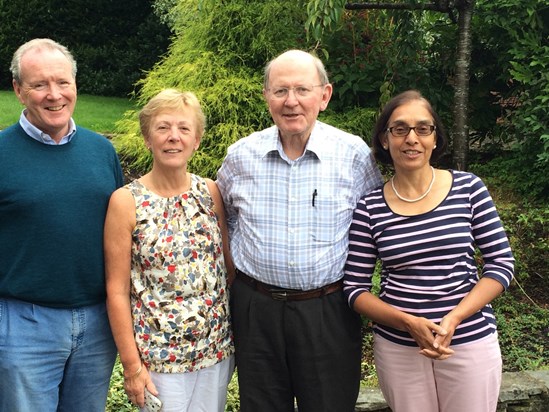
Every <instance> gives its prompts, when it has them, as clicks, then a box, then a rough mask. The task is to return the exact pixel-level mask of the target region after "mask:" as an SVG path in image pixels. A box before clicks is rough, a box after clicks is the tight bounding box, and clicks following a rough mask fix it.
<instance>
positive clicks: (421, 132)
mask: <svg viewBox="0 0 549 412" xmlns="http://www.w3.org/2000/svg"><path fill="white" fill-rule="evenodd" d="M436 129H437V127H436V126H434V125H432V124H420V125H419V126H414V127H412V126H404V125H399V126H393V127H389V128H388V129H387V130H386V131H387V132H389V133H391V134H392V135H393V136H395V137H405V136H408V134H409V133H410V130H413V131H414V132H416V134H417V135H418V136H429V135H430V134H431V133H433V132H434V131H435V130H436Z"/></svg>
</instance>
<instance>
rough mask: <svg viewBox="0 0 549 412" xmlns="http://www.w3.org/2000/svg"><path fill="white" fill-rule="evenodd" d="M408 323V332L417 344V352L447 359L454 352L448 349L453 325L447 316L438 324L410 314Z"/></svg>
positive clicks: (434, 357) (428, 356)
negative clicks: (418, 349) (410, 317)
mask: <svg viewBox="0 0 549 412" xmlns="http://www.w3.org/2000/svg"><path fill="white" fill-rule="evenodd" d="M412 318H413V319H412V320H411V321H410V323H409V324H408V332H409V333H410V335H412V337H413V338H414V340H415V341H416V343H417V344H418V345H419V348H420V351H419V353H420V354H422V355H423V356H425V357H427V358H431V359H436V360H444V359H448V358H449V357H450V356H452V355H453V354H454V351H453V350H452V349H450V342H451V341H452V336H453V335H454V331H455V327H456V326H457V325H456V326H454V325H452V324H451V322H450V321H449V320H448V319H447V318H443V319H442V321H441V322H440V325H437V324H436V323H434V322H431V321H430V320H429V319H426V318H423V317H416V316H412Z"/></svg>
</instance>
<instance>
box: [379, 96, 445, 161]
mask: <svg viewBox="0 0 549 412" xmlns="http://www.w3.org/2000/svg"><path fill="white" fill-rule="evenodd" d="M434 123H435V122H434V119H433V116H432V115H431V113H430V112H429V110H428V108H427V106H426V104H425V102H423V101H422V100H411V101H409V102H407V103H405V104H403V105H401V106H399V107H397V108H396V109H395V110H394V111H393V113H392V114H391V117H390V118H389V121H388V122H387V127H388V128H390V127H397V126H409V127H415V126H420V125H434ZM382 144H383V145H384V147H387V149H388V150H389V152H390V154H391V158H392V159H393V164H394V166H395V169H398V168H402V169H408V170H411V169H420V168H422V167H426V166H429V165H430V163H429V162H430V159H431V154H432V152H433V149H434V147H435V144H436V132H435V131H433V132H432V133H431V134H429V135H428V136H418V135H417V134H416V132H415V130H410V132H409V133H408V135H406V136H403V137H397V136H394V135H393V134H392V133H391V132H386V134H385V136H384V138H383V139H382Z"/></svg>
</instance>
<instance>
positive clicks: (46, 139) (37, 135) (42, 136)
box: [19, 109, 76, 145]
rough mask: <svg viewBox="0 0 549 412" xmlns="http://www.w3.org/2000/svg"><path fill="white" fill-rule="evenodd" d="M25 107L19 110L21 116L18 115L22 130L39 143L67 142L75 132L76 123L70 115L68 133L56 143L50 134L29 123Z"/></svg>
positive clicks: (54, 143)
mask: <svg viewBox="0 0 549 412" xmlns="http://www.w3.org/2000/svg"><path fill="white" fill-rule="evenodd" d="M25 112H26V109H23V111H22V112H21V116H20V117H19V124H20V125H21V127H22V128H23V130H24V131H25V132H26V133H27V134H28V135H29V136H30V137H32V138H33V139H35V140H38V141H39V142H41V143H44V144H49V145H61V144H65V143H69V142H70V141H71V140H72V138H73V136H74V134H75V133H76V124H75V123H74V120H73V119H72V117H71V118H70V121H69V133H68V134H67V135H65V136H63V138H62V139H61V140H60V141H59V143H57V142H56V141H55V140H53V139H52V138H51V136H50V135H49V134H47V133H44V132H43V131H42V130H40V129H39V128H37V127H36V126H34V125H33V124H31V122H29V120H28V119H27V116H26V114H25Z"/></svg>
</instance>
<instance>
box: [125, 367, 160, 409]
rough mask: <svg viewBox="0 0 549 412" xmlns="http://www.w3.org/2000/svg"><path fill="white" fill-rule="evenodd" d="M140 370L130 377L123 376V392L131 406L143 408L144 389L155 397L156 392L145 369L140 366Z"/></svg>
mask: <svg viewBox="0 0 549 412" xmlns="http://www.w3.org/2000/svg"><path fill="white" fill-rule="evenodd" d="M140 368H141V369H140V370H139V371H138V372H136V373H134V374H133V375H132V376H129V377H126V376H124V390H125V391H126V395H127V396H128V399H129V400H130V402H131V403H132V404H134V405H137V406H139V407H140V408H143V407H144V406H145V387H147V389H148V390H149V392H151V393H152V394H153V395H155V396H158V391H157V390H156V386H155V385H154V383H153V382H152V380H151V377H150V375H149V371H148V370H147V367H146V366H145V365H141V367H140Z"/></svg>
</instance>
